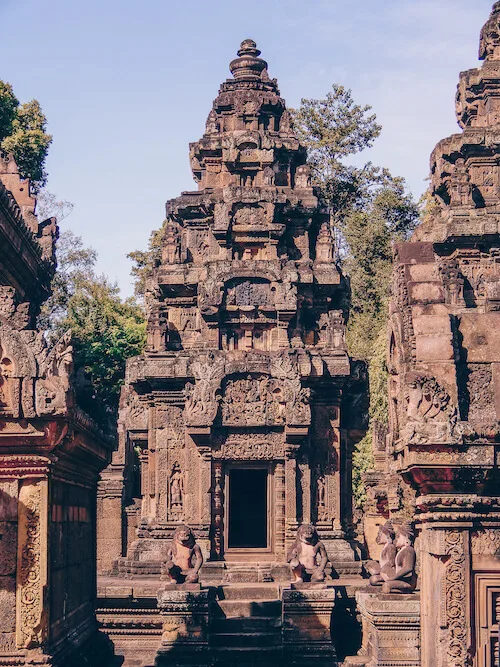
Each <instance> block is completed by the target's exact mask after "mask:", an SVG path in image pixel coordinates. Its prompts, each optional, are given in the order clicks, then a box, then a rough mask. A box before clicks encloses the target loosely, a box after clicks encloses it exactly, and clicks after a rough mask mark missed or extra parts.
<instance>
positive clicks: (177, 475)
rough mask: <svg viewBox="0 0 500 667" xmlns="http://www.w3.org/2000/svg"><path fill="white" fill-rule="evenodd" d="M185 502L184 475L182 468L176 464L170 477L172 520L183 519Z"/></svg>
mask: <svg viewBox="0 0 500 667" xmlns="http://www.w3.org/2000/svg"><path fill="white" fill-rule="evenodd" d="M183 501H184V475H183V474H182V472H181V469H180V466H179V464H178V463H176V464H175V465H174V467H173V469H172V475H171V477H170V515H171V518H172V519H178V520H179V519H181V518H182V508H183Z"/></svg>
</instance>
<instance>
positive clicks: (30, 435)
mask: <svg viewBox="0 0 500 667" xmlns="http://www.w3.org/2000/svg"><path fill="white" fill-rule="evenodd" d="M34 211H35V199H34V198H33V197H32V196H31V193H30V183H29V180H27V179H22V178H20V176H19V173H18V170H17V166H16V164H15V162H14V160H13V158H12V156H9V155H4V154H0V665H2V666H3V665H5V666H7V665H9V666H10V665H40V666H42V665H47V666H48V665H53V666H54V667H65V666H66V665H70V664H71V665H83V664H88V663H87V662H86V661H87V660H90V659H92V658H95V657H96V656H100V660H101V662H102V663H103V664H104V663H105V662H106V659H107V658H108V659H109V656H110V655H111V651H110V650H109V649H108V648H107V644H108V642H107V640H106V639H105V638H104V640H102V639H100V635H99V633H98V628H97V623H96V618H95V600H96V572H95V551H94V549H95V541H96V516H95V498H96V490H97V479H98V475H99V472H100V470H102V468H104V467H105V466H106V464H107V463H108V461H109V456H110V453H111V449H112V448H113V445H114V439H112V438H110V437H109V436H106V435H104V433H103V432H102V431H101V430H100V429H99V428H98V426H97V425H96V424H95V423H94V422H93V421H92V419H91V418H90V417H89V416H88V415H86V414H85V413H84V412H83V411H82V410H81V409H80V408H79V407H78V405H77V402H76V400H75V393H74V391H73V383H72V366H73V364H72V346H71V337H70V335H69V334H66V335H65V336H63V337H62V338H61V339H60V340H59V341H57V342H56V343H55V344H54V345H52V346H49V345H48V344H47V342H46V337H45V335H44V332H43V331H40V330H39V329H38V328H37V325H36V319H37V316H38V314H39V312H40V307H41V305H42V303H43V302H44V301H45V300H46V299H47V297H48V296H49V294H50V284H51V280H52V277H53V275H54V271H55V255H54V246H55V241H56V239H57V235H58V228H57V225H56V221H55V219H54V218H49V219H48V220H44V221H42V222H40V221H39V220H38V219H37V217H36V215H35V213H34ZM96 664H97V663H96Z"/></svg>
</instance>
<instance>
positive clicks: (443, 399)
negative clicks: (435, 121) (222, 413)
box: [370, 2, 500, 667]
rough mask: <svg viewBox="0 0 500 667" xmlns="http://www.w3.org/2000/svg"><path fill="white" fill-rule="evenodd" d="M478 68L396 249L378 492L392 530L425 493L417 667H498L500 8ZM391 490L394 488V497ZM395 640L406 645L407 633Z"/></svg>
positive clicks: (419, 515) (464, 83)
mask: <svg viewBox="0 0 500 667" xmlns="http://www.w3.org/2000/svg"><path fill="white" fill-rule="evenodd" d="M479 58H480V59H481V60H483V61H484V64H483V66H482V67H481V68H478V69H472V70H468V71H466V72H462V73H461V75H460V82H459V85H458V90H457V96H456V111H457V119H458V123H459V125H460V127H461V129H462V132H461V133H460V134H455V135H453V136H451V137H448V138H447V139H444V140H443V141H441V142H440V143H439V144H438V145H437V146H436V148H435V149H434V152H433V153H432V156H431V171H432V180H431V190H432V195H433V199H434V201H435V204H436V205H435V207H434V210H432V211H431V212H430V216H429V217H428V219H427V220H426V221H424V222H423V224H422V225H421V226H420V228H419V229H417V231H416V233H415V235H414V237H413V238H412V240H411V242H409V243H402V244H399V245H398V246H397V247H396V255H395V270H394V278H393V297H392V303H391V315H390V317H391V319H390V330H389V338H388V346H389V350H388V367H389V373H390V379H389V394H390V396H389V400H390V405H389V409H390V414H389V420H390V422H389V423H390V429H389V436H388V441H387V455H388V456H387V467H386V470H385V474H384V475H383V477H381V476H379V477H378V479H379V482H378V483H379V485H380V488H378V489H376V490H375V491H373V489H372V493H373V495H374V496H377V494H378V497H381V495H383V493H386V497H387V498H388V499H389V500H391V499H392V500H391V502H390V506H391V513H392V514H393V518H395V519H396V518H397V516H398V513H399V512H400V511H401V508H400V507H398V503H397V501H396V500H395V499H397V498H398V497H400V496H398V492H397V489H395V488H394V484H393V482H394V481H395V480H397V476H398V475H399V476H400V479H401V478H402V479H403V480H404V482H405V483H406V484H409V485H410V486H411V488H412V489H413V493H414V494H415V495H416V499H415V503H414V506H415V510H416V515H415V518H416V520H417V528H418V530H419V533H420V536H419V540H418V542H417V552H418V556H419V561H420V589H421V608H420V615H421V620H420V625H421V639H420V640H419V643H420V645H421V657H420V659H421V663H419V662H415V663H411V664H421V665H422V667H445V666H446V667H466V666H467V665H472V664H473V665H474V666H475V667H493V666H494V665H497V664H498V650H499V644H498V621H499V610H500V607H499V602H500V595H499V591H500V560H499V553H500V486H499V484H500V476H499V473H498V463H499V460H498V455H499V449H498V443H499V441H500V428H499V423H500V334H499V332H500V206H499V201H500V170H499V165H500V3H498V2H497V3H495V5H494V7H493V11H492V14H491V16H490V18H489V20H488V22H487V23H486V25H485V26H484V28H483V30H482V32H481V39H480V50H479ZM388 473H390V474H388ZM382 479H385V480H386V481H387V480H389V481H391V484H392V488H391V484H389V486H388V487H386V488H385V490H384V489H383V488H382V487H383V483H381V480H382ZM412 509H413V508H412ZM385 604H387V606H390V603H388V602H387V603H385ZM400 617H402V616H401V614H400ZM401 638H402V636H401ZM392 641H393V642H394V647H397V646H398V645H399V644H398V642H397V641H396V635H394V637H393V639H392ZM415 646H416V644H415ZM370 664H381V663H379V662H374V663H370ZM393 664H394V663H393ZM408 664H409V663H408Z"/></svg>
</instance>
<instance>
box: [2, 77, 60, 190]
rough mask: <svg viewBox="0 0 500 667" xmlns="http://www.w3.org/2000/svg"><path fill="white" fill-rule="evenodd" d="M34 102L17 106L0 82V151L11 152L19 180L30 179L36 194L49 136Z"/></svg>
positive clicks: (42, 181) (7, 86)
mask: <svg viewBox="0 0 500 667" xmlns="http://www.w3.org/2000/svg"><path fill="white" fill-rule="evenodd" d="M46 129H47V119H46V117H45V115H44V114H43V112H42V109H41V107H40V104H39V103H38V102H37V101H36V100H31V102H26V103H24V104H19V101H18V99H17V98H16V96H15V95H14V92H13V90H12V86H11V85H10V84H8V83H5V82H4V81H0V148H1V150H2V151H3V152H5V153H12V154H13V155H14V159H15V161H16V163H17V166H18V168H19V173H20V175H21V176H22V177H23V178H29V179H31V184H32V187H33V191H34V192H35V193H36V192H38V191H39V190H40V188H42V187H43V186H44V185H45V182H46V180H47V174H46V172H45V160H46V158H47V153H48V150H49V146H50V144H51V142H52V137H51V136H50V135H49V134H47V131H46Z"/></svg>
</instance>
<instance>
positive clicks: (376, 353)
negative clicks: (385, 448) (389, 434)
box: [352, 322, 388, 507]
mask: <svg viewBox="0 0 500 667" xmlns="http://www.w3.org/2000/svg"><path fill="white" fill-rule="evenodd" d="M386 339H387V336H386V331H385V322H384V326H383V327H381V328H380V329H379V333H378V336H377V338H376V340H375V341H374V343H373V348H372V355H371V358H370V361H369V363H368V377H369V391H370V413H369V416H370V421H369V427H368V431H367V433H366V435H365V436H364V438H362V439H361V440H360V441H359V442H358V443H357V444H356V447H355V449H354V452H353V455H352V468H353V469H352V488H353V495H354V502H355V504H356V506H357V507H362V506H363V503H364V501H365V500H366V490H365V486H364V484H363V480H362V475H363V473H364V472H366V471H367V470H370V469H372V468H373V465H374V460H373V453H372V442H373V429H374V426H375V424H376V423H378V424H384V425H386V424H387V422H388V396H387V380H388V372H387V365H386Z"/></svg>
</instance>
